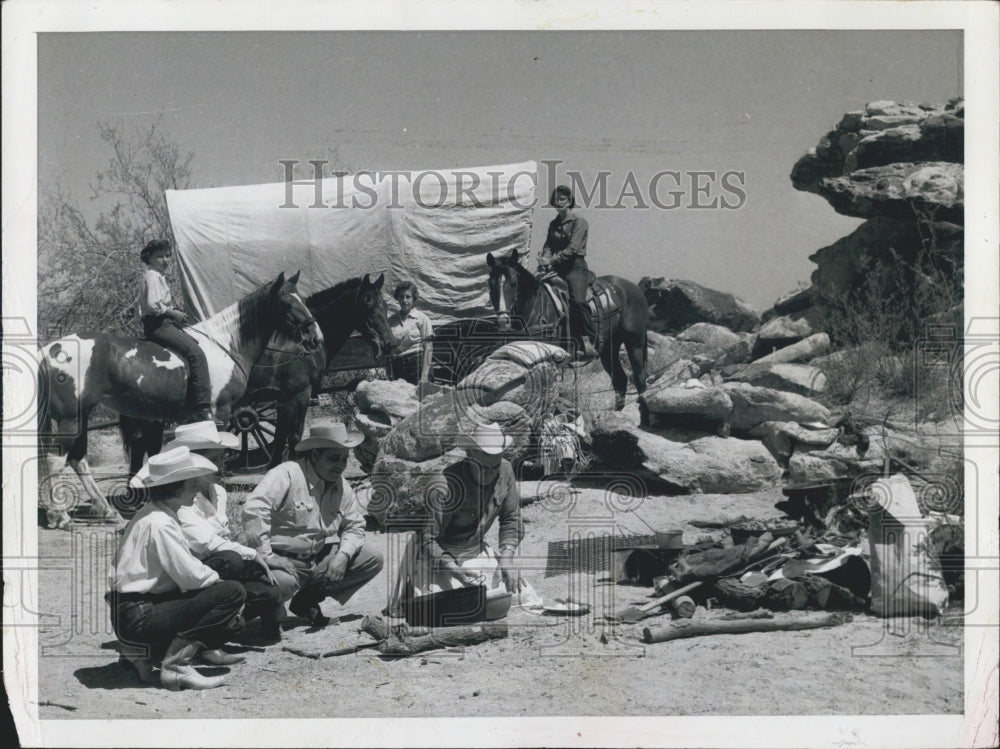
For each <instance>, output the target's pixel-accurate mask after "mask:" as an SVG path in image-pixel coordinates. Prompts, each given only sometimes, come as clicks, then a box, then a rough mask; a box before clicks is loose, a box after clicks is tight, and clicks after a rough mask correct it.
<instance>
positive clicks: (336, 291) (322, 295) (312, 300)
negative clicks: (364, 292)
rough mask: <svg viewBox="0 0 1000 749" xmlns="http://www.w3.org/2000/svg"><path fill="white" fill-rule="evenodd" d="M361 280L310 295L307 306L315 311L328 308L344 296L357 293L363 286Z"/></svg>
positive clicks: (354, 280) (340, 284)
mask: <svg viewBox="0 0 1000 749" xmlns="http://www.w3.org/2000/svg"><path fill="white" fill-rule="evenodd" d="M361 280H362V279H361V278H352V279H349V280H347V281H341V282H340V283H338V284H337V285H335V286H331V287H330V288H328V289H323V290H322V291H317V292H316V293H315V294H310V295H309V298H308V299H306V306H307V307H308V308H309V309H310V310H313V311H315V310H318V309H323V308H325V307H328V306H330V305H331V304H333V303H334V302H336V301H338V300H339V299H340V298H341V297H342V296H343V295H344V294H346V293H348V292H350V291H355V290H356V289H357V288H358V287H359V286H360V285H361Z"/></svg>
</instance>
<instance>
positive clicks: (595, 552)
mask: <svg viewBox="0 0 1000 749" xmlns="http://www.w3.org/2000/svg"><path fill="white" fill-rule="evenodd" d="M655 543H656V536H653V535H648V536H588V537H586V538H574V539H570V540H569V541H550V542H549V548H548V552H547V554H546V558H545V577H555V576H556V575H565V574H568V573H570V572H589V573H593V572H600V571H602V570H610V569H611V555H612V554H613V553H614V552H616V551H622V550H624V549H631V548H633V547H635V546H650V545H653V544H655Z"/></svg>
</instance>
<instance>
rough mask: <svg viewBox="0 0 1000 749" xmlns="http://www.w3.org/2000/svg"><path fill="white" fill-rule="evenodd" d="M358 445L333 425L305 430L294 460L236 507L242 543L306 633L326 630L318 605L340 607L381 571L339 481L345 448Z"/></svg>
mask: <svg viewBox="0 0 1000 749" xmlns="http://www.w3.org/2000/svg"><path fill="white" fill-rule="evenodd" d="M363 439H364V437H363V435H362V434H361V433H359V432H349V431H347V427H346V426H344V424H342V423H340V422H320V423H317V424H313V425H312V427H311V428H310V429H309V432H308V434H307V435H306V437H305V439H303V440H302V441H301V442H299V443H298V445H296V446H295V451H296V453H298V454H301V455H302V457H301V458H299V459H297V460H290V461H287V462H285V463H282V464H281V465H279V466H276V467H275V468H272V469H271V470H270V471H268V472H267V475H265V476H264V479H263V480H262V481H261V482H260V484H259V485H258V486H257V488H256V489H254V490H253V492H251V494H250V496H249V497H247V501H246V505H245V506H244V507H243V528H244V530H245V531H246V534H247V543H249V544H250V545H251V546H253V547H254V548H255V549H256V550H257V551H258V552H260V553H261V554H262V555H263V557H264V559H265V560H266V561H267V564H268V565H269V566H270V568H271V570H272V573H273V575H274V577H275V579H276V580H277V583H278V587H280V588H281V591H282V598H283V599H284V600H289V599H291V600H290V602H289V604H288V608H289V610H290V611H291V612H292V613H293V614H295V615H296V616H301V617H303V618H305V619H307V620H308V621H309V623H310V624H311V625H312V626H314V627H324V626H326V625H327V624H329V622H330V619H329V617H327V616H324V615H323V611H322V609H321V608H320V605H319V604H320V602H321V601H323V599H325V598H326V597H327V596H330V597H332V598H334V599H336V600H337V601H338V602H339V603H340V604H341V605H343V604H345V603H346V602H347V600H348V599H349V598H350V597H351V596H353V595H354V594H355V593H356V592H357V591H358V590H360V589H361V587H362V586H364V585H365V583H367V582H368V581H369V580H371V579H372V578H374V577H375V576H376V575H377V574H378V573H379V571H380V570H381V569H382V564H383V561H382V555H381V554H380V553H379V552H378V551H376V550H374V549H371V548H369V547H368V546H366V545H365V520H364V516H363V514H362V511H361V506H360V505H359V504H358V500H357V497H356V496H355V494H354V490H353V489H351V486H350V484H348V483H347V481H346V480H345V479H344V477H343V473H344V469H345V468H346V467H347V458H348V455H349V454H350V450H351V448H352V447H356V446H357V445H359V444H361V442H362V440H363Z"/></svg>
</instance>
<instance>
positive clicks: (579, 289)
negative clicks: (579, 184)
mask: <svg viewBox="0 0 1000 749" xmlns="http://www.w3.org/2000/svg"><path fill="white" fill-rule="evenodd" d="M549 202H550V203H552V207H553V208H555V209H556V217H555V218H554V219H552V221H551V222H550V223H549V230H548V234H547V235H546V237H545V246H544V247H543V248H542V253H541V255H540V257H539V260H538V268H539V270H543V271H544V270H549V269H550V268H551V269H552V270H554V271H555V272H556V273H558V274H559V275H560V276H561V277H562V278H563V279H564V280H565V281H566V286H567V288H568V290H569V330H570V337H571V338H572V340H573V343H574V344H575V345H576V354H577V358H578V359H593V358H594V357H595V356H597V349H596V348H595V345H596V343H597V334H596V332H595V330H594V323H593V321H592V320H591V319H590V312H589V311H588V309H587V286H588V285H589V275H590V274H589V268H588V267H587V259H586V256H587V231H588V226H587V220H586V219H585V218H583V217H582V216H578V215H577V214H576V212H575V211H574V210H573V209H574V208H576V200H575V199H574V197H573V191H572V190H571V189H570V188H569V187H567V186H566V185H559V186H558V187H556V188H555V189H554V190H553V191H552V195H551V197H550V198H549ZM588 338H589V339H590V340H587V339H588Z"/></svg>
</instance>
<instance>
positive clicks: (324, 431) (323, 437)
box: [295, 421, 365, 452]
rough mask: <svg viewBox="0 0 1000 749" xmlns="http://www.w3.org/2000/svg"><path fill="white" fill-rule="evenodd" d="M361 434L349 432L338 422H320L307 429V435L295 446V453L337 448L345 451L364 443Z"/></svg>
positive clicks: (363, 437)
mask: <svg viewBox="0 0 1000 749" xmlns="http://www.w3.org/2000/svg"><path fill="white" fill-rule="evenodd" d="M364 439H365V436H364V435H363V434H362V433H361V432H349V431H347V427H346V426H344V424H343V423H342V422H339V421H320V422H318V423H316V424H313V425H312V426H311V427H309V433H308V434H307V435H306V436H305V438H304V439H303V440H302V441H301V442H299V444H297V445H296V446H295V452H303V451H304V450H318V449H320V448H324V447H337V448H340V449H341V450H347V449H349V448H351V447H357V446H358V445H360V444H361V443H362V442H364Z"/></svg>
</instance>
